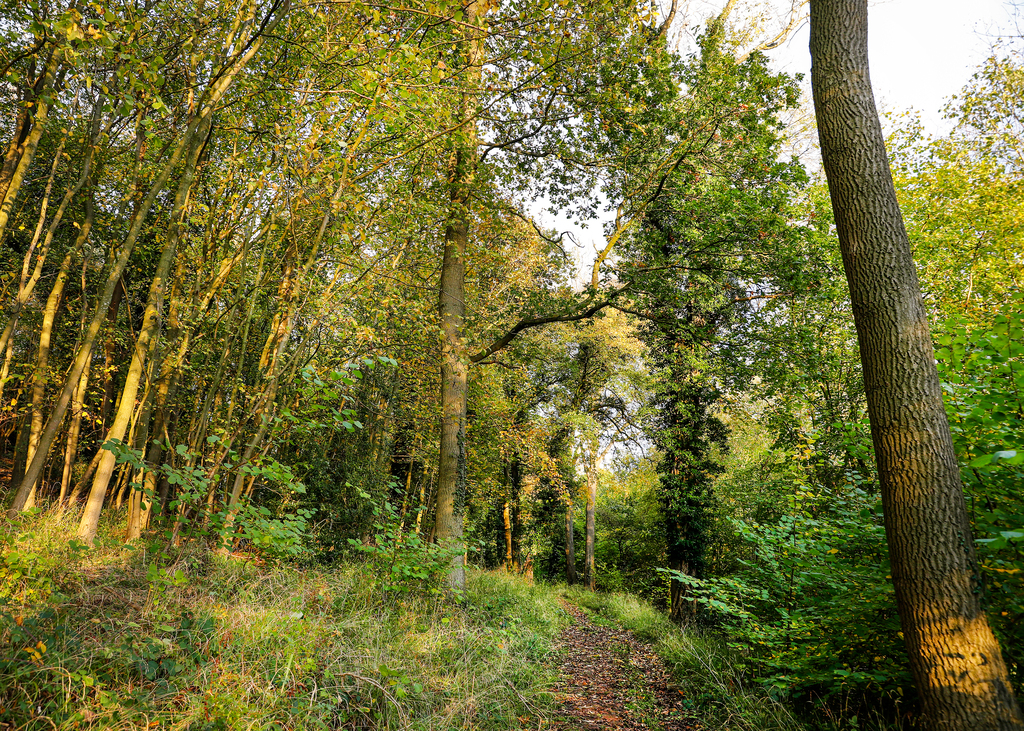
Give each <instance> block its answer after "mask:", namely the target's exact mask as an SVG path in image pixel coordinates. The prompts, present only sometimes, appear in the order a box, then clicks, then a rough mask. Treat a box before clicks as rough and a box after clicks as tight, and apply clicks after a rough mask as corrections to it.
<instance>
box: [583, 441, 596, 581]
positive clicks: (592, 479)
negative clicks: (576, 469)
mask: <svg viewBox="0 0 1024 731" xmlns="http://www.w3.org/2000/svg"><path fill="white" fill-rule="evenodd" d="M595 449H596V448H595ZM586 472H587V536H586V546H585V556H584V561H583V583H584V584H586V586H587V588H588V589H590V590H591V591H597V570H596V568H595V566H594V541H595V539H596V537H597V525H596V515H595V513H596V509H597V464H596V463H595V460H594V455H590V454H588V464H587V468H586Z"/></svg>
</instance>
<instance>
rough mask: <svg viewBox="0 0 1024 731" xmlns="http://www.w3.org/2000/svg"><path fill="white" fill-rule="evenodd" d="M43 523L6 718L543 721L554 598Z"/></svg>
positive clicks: (501, 581)
mask: <svg viewBox="0 0 1024 731" xmlns="http://www.w3.org/2000/svg"><path fill="white" fill-rule="evenodd" d="M71 535H72V533H71V530H70V525H69V524H67V523H66V522H62V521H59V520H55V519H52V518H49V519H35V520H34V521H32V522H31V523H30V524H27V525H23V526H22V527H21V529H20V530H18V531H16V532H15V533H10V534H8V537H7V542H6V545H5V546H4V547H3V554H2V557H0V599H2V600H3V604H4V605H3V614H2V617H0V623H2V624H0V678H3V683H2V684H0V722H2V723H0V728H5V727H4V726H3V724H9V725H10V726H9V727H13V728H18V729H26V730H28V729H53V728H58V729H72V728H77V729H89V728H96V729H99V728H111V727H116V728H124V729H149V728H158V727H159V728H167V729H188V730H189V731H207V730H212V729H298V728H302V729H316V728H324V729H328V728H329V729H339V728H350V729H362V728H403V729H404V728H408V729H510V728H536V727H537V726H538V724H539V720H540V718H541V717H542V716H544V715H545V711H546V709H547V707H548V706H549V705H550V704H551V702H552V701H551V698H550V697H549V696H548V695H546V693H545V692H544V689H545V688H546V687H547V686H548V683H549V681H550V679H551V678H550V674H551V670H550V665H549V664H546V663H545V660H546V659H547V658H548V656H549V655H550V653H551V652H552V647H553V641H554V638H555V637H556V636H557V633H558V629H559V626H560V623H561V622H562V621H564V615H563V613H562V612H561V610H560V609H559V606H558V601H557V594H556V593H555V591H553V590H551V589H548V588H544V587H540V586H533V585H529V584H527V583H525V582H524V581H522V580H520V579H517V578H515V577H510V576H506V575H502V574H494V573H473V574H471V576H470V579H469V587H468V591H467V595H466V597H465V602H463V603H462V604H461V605H459V604H456V603H454V602H452V601H450V600H442V599H439V598H438V597H437V596H436V595H432V594H430V593H428V592H426V591H418V592H409V593H395V592H390V593H387V594H385V593H382V592H381V590H380V589H379V582H377V581H375V578H374V569H373V566H372V564H365V563H364V564H351V565H347V566H344V567H341V568H337V569H332V570H298V569H294V568H288V567H281V566H278V567H271V566H262V565H257V564H256V563H255V562H253V561H248V560H246V559H244V558H239V557H227V556H223V555H217V554H214V553H210V552H208V551H205V550H198V549H192V550H188V551H185V552H183V553H180V554H175V555H174V556H173V557H172V558H171V559H170V560H164V561H158V560H154V559H155V557H154V555H153V551H152V548H146V547H141V546H140V547H132V548H129V547H125V546H123V545H121V544H120V542H119V541H117V540H116V539H115V538H113V537H111V538H109V539H106V540H101V541H100V542H99V544H98V546H97V547H96V548H92V549H85V548H84V547H83V546H80V545H78V544H76V543H75V542H73V541H71V540H70V536H71Z"/></svg>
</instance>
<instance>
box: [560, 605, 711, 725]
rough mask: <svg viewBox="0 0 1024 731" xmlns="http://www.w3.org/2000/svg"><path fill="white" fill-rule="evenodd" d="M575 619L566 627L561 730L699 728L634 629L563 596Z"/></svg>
mask: <svg viewBox="0 0 1024 731" xmlns="http://www.w3.org/2000/svg"><path fill="white" fill-rule="evenodd" d="M563 606H564V608H565V610H566V611H567V612H568V613H569V614H571V615H572V616H573V618H574V619H575V621H574V622H573V623H572V624H571V625H569V626H568V627H566V628H565V629H564V630H563V631H562V635H561V642H562V646H563V648H564V654H563V656H562V658H561V661H560V663H559V672H560V675H561V680H560V682H559V684H558V686H557V687H556V688H555V693H556V695H557V698H558V700H559V701H560V702H561V705H562V707H561V715H560V718H558V719H557V720H556V722H555V723H554V724H552V726H551V727H550V728H553V729H557V731H591V730H596V729H614V730H615V731H694V730H695V729H698V728H700V726H699V724H698V723H697V722H696V721H695V720H694V719H693V718H692V717H691V716H690V715H689V714H688V713H687V711H686V703H685V701H686V699H685V697H684V695H683V693H682V691H681V690H679V689H678V688H677V687H676V686H674V685H673V683H672V680H671V677H670V675H669V672H668V670H667V669H666V668H665V665H664V663H662V661H661V659H660V658H659V657H658V656H657V654H656V653H655V652H654V650H653V649H652V648H651V646H650V645H648V644H647V643H645V642H641V641H640V640H638V639H637V638H636V637H634V636H633V635H632V634H631V633H630V632H628V631H626V630H624V629H622V628H620V627H616V626H609V625H610V624H611V623H608V622H605V621H602V620H597V621H595V620H594V619H591V618H590V617H588V616H587V614H586V613H585V612H584V611H583V610H581V609H580V608H579V607H577V606H574V605H572V604H569V603H568V602H563Z"/></svg>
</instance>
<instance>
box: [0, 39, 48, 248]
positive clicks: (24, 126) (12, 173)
mask: <svg viewBox="0 0 1024 731" xmlns="http://www.w3.org/2000/svg"><path fill="white" fill-rule="evenodd" d="M55 65H56V64H55V61H54V60H53V59H52V58H51V59H48V60H47V62H46V65H45V66H44V68H43V71H42V73H41V74H40V76H39V80H38V81H37V82H36V85H35V89H34V90H33V92H34V93H33V95H32V106H33V108H32V110H31V111H29V110H27V109H26V110H25V111H24V112H23V113H22V114H23V116H19V122H21V125H20V126H19V129H18V130H17V131H16V132H15V139H16V140H17V139H18V138H19V137H20V138H21V139H22V142H21V143H20V144H13V141H12V146H11V147H10V148H9V149H8V157H7V160H5V164H4V167H3V170H2V172H0V187H2V188H3V192H2V194H0V241H3V238H4V233H5V232H6V231H7V224H8V223H10V220H11V212H12V211H13V210H14V201H15V200H16V199H17V197H18V191H19V190H21V184H22V183H23V182H24V180H25V173H27V172H28V169H29V166H31V165H32V160H33V159H34V158H35V155H36V148H37V147H38V146H39V140H40V139H41V138H42V136H43V132H44V131H45V127H46V115H47V112H48V105H47V104H46V102H44V101H41V100H40V97H41V95H42V94H43V92H44V91H46V90H47V88H48V87H49V86H50V84H51V82H52V81H53V73H54V68H55Z"/></svg>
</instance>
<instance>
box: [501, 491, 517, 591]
mask: <svg viewBox="0 0 1024 731" xmlns="http://www.w3.org/2000/svg"><path fill="white" fill-rule="evenodd" d="M501 519H502V523H503V525H504V528H505V570H506V571H508V572H509V573H512V572H513V571H515V563H514V561H513V560H512V502H511V501H510V500H509V499H508V498H505V500H504V501H502V505H501Z"/></svg>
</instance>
